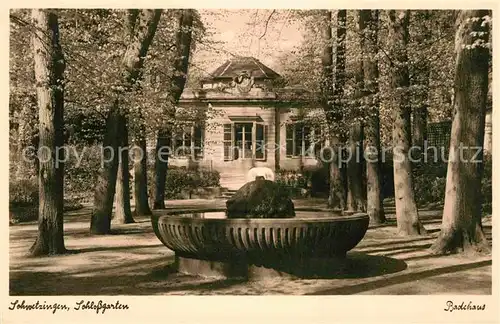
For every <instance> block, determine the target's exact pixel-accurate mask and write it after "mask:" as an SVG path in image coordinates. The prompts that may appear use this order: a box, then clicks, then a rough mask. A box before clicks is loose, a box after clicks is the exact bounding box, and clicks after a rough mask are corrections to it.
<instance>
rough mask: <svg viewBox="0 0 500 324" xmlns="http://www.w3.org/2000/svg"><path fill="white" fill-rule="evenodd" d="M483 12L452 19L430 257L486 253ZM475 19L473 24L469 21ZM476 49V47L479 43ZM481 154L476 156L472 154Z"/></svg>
mask: <svg viewBox="0 0 500 324" xmlns="http://www.w3.org/2000/svg"><path fill="white" fill-rule="evenodd" d="M485 16H489V17H491V12H489V11H488V10H467V11H462V12H461V13H460V15H459V17H458V18H457V19H458V21H457V25H458V26H459V27H458V30H457V35H456V38H455V40H456V45H455V49H456V51H457V59H456V67H455V86H454V88H455V100H454V105H455V116H454V118H453V124H452V131H451V139H450V156H449V161H448V173H447V177H446V196H445V202H444V210H443V223H442V225H441V232H440V234H439V237H438V238H437V240H436V242H435V243H434V244H433V246H432V247H431V251H432V252H434V253H436V254H445V253H456V252H472V253H477V252H486V251H489V245H488V242H487V240H486V238H485V235H484V232H483V229H482V225H481V202H482V197H481V190H480V189H479V188H481V178H482V173H483V164H482V158H483V154H482V149H481V148H482V147H483V140H484V124H485V111H486V101H487V93H488V63H489V58H490V57H489V50H488V48H486V47H483V46H481V45H479V46H477V45H476V46H474V45H473V44H477V43H478V42H479V41H482V42H484V43H487V42H488V33H489V26H488V25H489V24H488V23H484V20H483V17H485ZM475 19H479V20H478V21H475ZM479 44H481V43H479ZM478 148H479V149H481V151H480V154H479V156H477V157H476V153H478V152H477V150H478Z"/></svg>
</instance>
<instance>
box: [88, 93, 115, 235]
mask: <svg viewBox="0 0 500 324" xmlns="http://www.w3.org/2000/svg"><path fill="white" fill-rule="evenodd" d="M118 104H119V103H118V99H116V102H115V104H114V105H113V107H112V108H111V109H110V111H109V113H108V116H107V118H106V133H105V134H104V140H103V149H102V153H101V170H100V172H99V174H98V176H97V181H96V187H95V191H94V207H93V210H92V217H91V219H90V232H91V233H92V234H109V233H110V231H111V215H112V212H113V198H114V195H115V189H116V179H117V171H118V137H119V132H120V119H121V115H120V113H119V107H118Z"/></svg>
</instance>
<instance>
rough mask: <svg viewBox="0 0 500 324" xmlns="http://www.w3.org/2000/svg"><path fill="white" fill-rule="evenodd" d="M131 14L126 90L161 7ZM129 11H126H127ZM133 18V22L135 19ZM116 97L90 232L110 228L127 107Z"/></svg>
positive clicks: (125, 64)
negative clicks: (131, 31)
mask: <svg viewBox="0 0 500 324" xmlns="http://www.w3.org/2000/svg"><path fill="white" fill-rule="evenodd" d="M130 12H131V13H133V14H132V15H130V16H132V17H133V16H135V18H134V19H135V20H134V23H131V24H130V25H129V26H128V28H129V29H131V30H133V36H131V41H130V43H129V45H128V46H127V51H126V52H125V55H124V57H123V61H122V68H123V71H124V73H123V80H122V84H123V87H124V89H125V91H126V92H130V91H132V90H133V86H134V85H135V84H136V82H137V80H138V78H140V72H141V70H142V66H143V65H144V58H145V56H146V54H147V52H148V49H149V46H150V44H151V42H152V41H153V37H154V34H155V32H156V28H157V26H158V22H159V20H160V16H161V12H162V10H160V9H158V10H149V9H145V10H140V11H134V10H132V11H130ZM130 12H129V13H130ZM135 21H136V22H135ZM116 96H117V98H116V100H115V103H114V105H113V107H112V108H111V109H110V112H109V114H108V117H107V121H106V134H105V136H104V145H103V147H104V150H103V156H102V158H103V168H102V169H101V171H100V172H99V174H98V177H97V184H96V189H95V194H94V210H93V212H92V218H91V221H90V232H91V233H93V234H109V233H110V231H111V212H112V209H113V198H114V195H115V189H116V178H117V171H118V154H119V152H118V146H119V143H120V140H119V135H120V132H121V126H120V124H121V123H122V120H123V118H124V116H125V111H126V109H120V96H121V93H117V94H116Z"/></svg>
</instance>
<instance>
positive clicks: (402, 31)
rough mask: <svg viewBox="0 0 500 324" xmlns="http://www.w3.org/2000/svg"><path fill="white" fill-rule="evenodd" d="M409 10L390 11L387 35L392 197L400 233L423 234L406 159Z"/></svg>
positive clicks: (409, 165) (410, 170)
mask: <svg viewBox="0 0 500 324" xmlns="http://www.w3.org/2000/svg"><path fill="white" fill-rule="evenodd" d="M409 15H410V11H409V10H390V11H389V18H390V38H391V39H392V41H393V44H392V45H393V46H392V58H393V60H394V62H393V66H392V67H391V68H392V75H391V86H392V89H393V91H394V95H395V97H396V98H395V104H394V106H395V107H394V121H393V131H392V139H393V146H394V156H393V163H394V196H395V201H396V219H397V225H398V232H399V234H400V235H420V234H426V230H425V228H424V227H423V225H422V224H421V223H420V221H419V218H418V210H417V205H416V203H415V194H414V191H413V175H412V166H411V162H410V159H409V156H408V154H409V150H410V145H411V124H410V105H409V100H408V99H409V94H408V87H409V82H410V80H409V73H408V65H407V64H408V56H407V53H406V47H407V44H408V37H409V35H408V24H409Z"/></svg>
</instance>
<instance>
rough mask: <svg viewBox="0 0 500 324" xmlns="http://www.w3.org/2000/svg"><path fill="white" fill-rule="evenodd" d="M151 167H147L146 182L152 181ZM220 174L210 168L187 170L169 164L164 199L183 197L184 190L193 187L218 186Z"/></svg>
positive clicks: (153, 179)
mask: <svg viewBox="0 0 500 324" xmlns="http://www.w3.org/2000/svg"><path fill="white" fill-rule="evenodd" d="M153 171H154V170H153V168H149V169H148V183H154V181H155V174H154V172H153ZM219 180H220V174H219V172H217V171H210V170H199V171H197V170H188V169H186V168H184V167H174V166H169V168H168V172H167V177H166V181H165V198H166V199H183V195H181V193H182V192H184V191H186V190H187V191H190V190H193V189H195V188H207V187H219V186H220V182H219ZM149 189H150V193H149V196H150V197H153V195H152V189H153V186H150V187H149Z"/></svg>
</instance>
